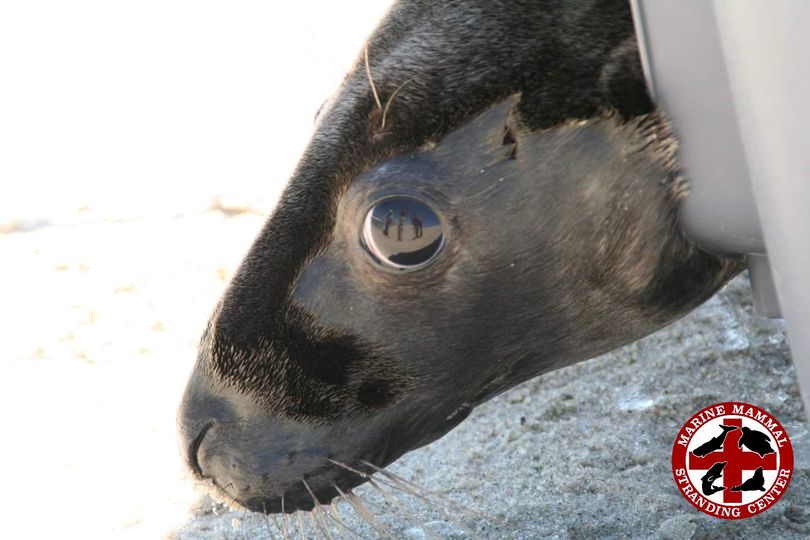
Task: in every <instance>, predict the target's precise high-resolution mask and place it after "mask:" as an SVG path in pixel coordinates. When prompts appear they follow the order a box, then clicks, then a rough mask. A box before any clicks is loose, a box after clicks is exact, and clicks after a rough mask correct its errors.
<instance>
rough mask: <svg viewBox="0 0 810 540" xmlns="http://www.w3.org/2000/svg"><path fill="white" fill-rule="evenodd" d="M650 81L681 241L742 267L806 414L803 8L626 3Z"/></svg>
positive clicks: (808, 306) (808, 68) (808, 105)
mask: <svg viewBox="0 0 810 540" xmlns="http://www.w3.org/2000/svg"><path fill="white" fill-rule="evenodd" d="M632 5H633V12H634V18H635V24H636V33H637V35H638V38H639V48H640V51H641V56H642V63H643V65H644V71H645V75H646V77H647V82H648V84H649V87H650V90H651V91H652V93H653V95H654V98H655V100H656V101H657V102H658V103H659V104H660V105H661V107H662V108H663V109H664V111H666V113H667V114H668V115H669V116H670V118H671V119H672V121H673V124H674V127H675V131H676V132H677V134H678V137H679V139H680V142H681V149H680V160H681V163H682V165H683V167H684V171H685V172H686V174H687V176H688V178H689V184H690V188H691V189H690V195H689V197H688V198H687V199H686V202H685V203H684V205H683V208H682V211H681V219H682V223H683V226H684V229H685V231H686V233H687V234H688V235H689V236H690V237H691V238H693V239H694V240H695V241H696V242H698V243H699V244H701V245H703V246H705V247H706V248H707V249H711V250H715V251H720V252H725V253H731V254H740V255H744V256H745V257H746V260H747V261H748V267H749V272H750V274H751V282H752V286H753V288H754V299H755V305H756V307H757V310H758V311H759V312H760V313H762V314H764V315H768V316H772V317H773V316H779V315H780V314H781V315H783V316H784V318H785V323H786V325H787V331H788V340H789V342H790V347H791V351H792V355H793V362H794V364H795V366H796V373H797V377H798V380H799V384H800V386H801V389H802V395H803V398H804V405H805V413H806V414H807V412H808V411H810V129H808V128H809V127H810V2H807V1H806V0H780V1H776V2H764V1H755V0H725V1H723V0H632Z"/></svg>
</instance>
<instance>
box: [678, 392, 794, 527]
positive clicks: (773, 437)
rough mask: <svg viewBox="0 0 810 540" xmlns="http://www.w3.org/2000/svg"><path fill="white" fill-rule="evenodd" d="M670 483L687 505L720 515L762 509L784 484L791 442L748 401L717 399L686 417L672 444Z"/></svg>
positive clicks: (787, 480)
mask: <svg viewBox="0 0 810 540" xmlns="http://www.w3.org/2000/svg"><path fill="white" fill-rule="evenodd" d="M672 473H673V474H674V475H675V484H676V485H677V486H678V489H679V490H680V492H681V493H682V494H683V496H684V497H686V500H688V501H689V502H690V503H691V504H692V506H694V507H695V508H697V509H698V510H700V511H701V512H703V513H705V514H708V515H710V516H714V517H718V518H722V519H744V518H748V517H751V516H755V515H757V514H761V513H762V512H764V511H765V510H767V509H768V508H770V507H771V506H773V505H774V504H776V501H778V500H779V498H780V497H781V496H782V494H783V493H784V492H785V490H786V489H787V486H788V483H790V477H791V475H792V474H793V448H792V447H791V446H790V439H789V438H788V435H787V432H785V428H783V427H782V425H781V424H780V423H779V422H778V421H777V420H776V419H775V418H774V417H773V416H771V415H770V414H768V412H767V411H764V410H762V409H760V408H759V407H755V406H753V405H749V404H748V403H742V402H736V401H729V402H726V403H716V404H714V405H711V406H709V407H706V408H705V409H703V410H701V411H698V412H697V413H695V414H694V415H693V416H692V418H690V419H689V420H687V422H686V423H685V424H684V425H683V427H682V428H681V430H680V431H679V432H678V437H677V439H675V445H674V446H673V448H672Z"/></svg>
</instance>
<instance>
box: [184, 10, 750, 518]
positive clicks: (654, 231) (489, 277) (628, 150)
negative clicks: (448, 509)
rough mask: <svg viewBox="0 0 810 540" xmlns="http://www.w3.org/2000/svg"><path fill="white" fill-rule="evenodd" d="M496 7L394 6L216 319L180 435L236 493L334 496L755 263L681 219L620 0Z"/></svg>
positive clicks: (676, 188) (308, 498) (199, 467)
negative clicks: (707, 244) (504, 395)
mask: <svg viewBox="0 0 810 540" xmlns="http://www.w3.org/2000/svg"><path fill="white" fill-rule="evenodd" d="M484 4H485V5H479V4H478V3H474V2H469V3H466V2H461V3H447V4H445V3H443V2H406V3H401V4H398V5H397V6H395V7H394V9H393V10H392V12H391V13H390V14H389V16H388V18H387V19H385V20H384V21H383V23H382V25H381V26H380V28H379V29H378V31H377V33H376V34H375V36H373V37H372V39H371V40H370V41H369V45H368V52H369V55H368V58H369V61H368V69H366V65H365V63H364V62H362V61H361V62H358V64H357V66H356V67H355V69H354V71H353V72H352V73H351V74H350V75H349V76H348V77H347V78H346V80H345V81H344V83H343V85H342V86H341V88H340V90H339V91H338V93H337V94H336V95H335V96H334V97H333V98H332V99H331V100H330V102H329V103H328V104H327V106H326V107H325V108H324V111H323V112H322V114H321V115H320V118H319V120H318V125H317V126H316V131H315V134H314V136H313V139H312V141H311V143H310V145H309V147H308V149H307V151H306V152H305V154H304V156H303V157H302V159H301V162H300V164H299V166H298V168H297V170H296V172H295V173H294V176H293V178H292V180H291V181H290V184H289V185H288V187H287V189H286V190H285V192H284V194H283V195H282V198H281V200H280V202H279V204H278V206H277V208H276V209H275V211H274V213H273V215H272V216H271V218H270V219H269V221H268V222H267V224H266V226H265V227H264V229H263V230H262V231H261V233H260V234H259V236H258V238H257V239H256V241H255V243H254V245H253V247H252V248H251V250H250V252H249V253H248V255H247V257H246V258H245V260H244V262H243V263H242V265H241V267H240V269H239V271H238V272H237V274H236V275H235V276H234V278H233V280H232V282H231V284H230V286H229V288H228V290H227V292H226V293H225V295H224V297H223V298H222V300H221V302H220V304H219V305H218V306H217V308H216V310H215V312H214V314H213V316H212V317H211V320H210V322H209V325H208V328H207V330H206V332H205V334H204V336H203V339H202V342H201V345H200V353H199V359H198V364H197V366H196V368H195V370H194V373H193V374H192V376H191V379H190V381H189V385H188V388H187V390H186V395H185V397H184V400H183V403H182V406H181V409H180V413H179V425H180V434H181V438H182V441H183V443H182V444H183V446H184V451H185V452H186V459H187V462H188V464H189V466H190V468H191V469H192V470H193V471H194V473H195V475H196V476H198V477H201V478H205V479H208V480H209V481H210V482H211V483H212V484H213V485H214V486H216V488H217V492H218V493H219V494H220V495H224V496H225V497H226V498H228V499H230V500H231V501H232V502H235V503H237V504H240V505H242V506H245V507H247V508H250V509H251V510H255V511H262V512H280V511H285V512H292V511H295V510H298V509H304V510H306V509H309V508H312V507H313V505H314V499H317V500H318V501H319V502H322V503H325V502H328V501H329V500H331V499H332V498H333V497H335V496H338V495H339V494H340V493H341V492H346V491H347V490H349V489H350V488H352V487H353V486H355V485H357V484H359V483H362V482H363V477H362V476H360V475H358V474H356V473H353V472H351V471H349V470H348V469H347V468H346V467H345V466H343V465H346V466H348V467H351V468H355V469H359V470H367V471H368V470H370V469H369V466H368V465H365V464H366V463H370V464H373V465H376V466H379V467H384V466H386V465H387V464H389V463H390V462H392V461H393V460H395V459H397V458H398V457H399V456H401V455H402V454H403V453H405V452H407V451H409V450H412V449H414V448H417V447H419V446H421V445H424V444H427V443H429V442H431V441H433V440H435V439H436V438H438V437H440V436H441V435H443V434H444V433H446V432H447V431H448V430H450V429H452V428H453V427H454V426H455V425H457V424H458V423H459V422H460V421H462V420H463V419H464V418H465V417H466V416H467V415H468V414H469V413H470V411H471V410H472V408H473V407H475V406H476V405H477V404H479V403H481V402H482V401H484V400H486V399H489V398H490V397H492V396H494V395H496V394H498V393H500V392H502V391H504V390H506V389H507V388H509V387H511V386H514V385H515V384H517V383H519V382H521V381H524V380H526V379H528V378H530V377H534V376H536V375H538V374H541V373H543V372H546V371H549V370H552V369H556V368H559V367H561V366H564V365H567V364H570V363H572V362H576V361H579V360H584V359H586V358H590V357H593V356H595V355H597V354H600V353H602V352H605V351H607V350H610V349H612V348H615V347H617V346H619V345H622V344H624V343H628V342H630V341H633V340H635V339H638V338H640V337H642V336H644V335H646V334H649V333H650V332H652V331H654V330H655V329H657V328H659V327H661V326H663V325H665V324H667V323H669V322H671V321H672V320H674V319H676V318H678V317H680V316H681V315H683V314H684V313H686V312H687V311H689V310H690V309H691V308H693V307H695V306H697V305H698V304H700V303H701V302H703V301H704V300H705V299H706V298H708V297H709V296H710V295H711V294H712V293H713V292H714V291H715V290H717V288H718V287H720V286H721V285H722V284H723V283H724V282H725V281H726V280H727V279H729V278H730V277H731V276H733V275H734V274H735V273H736V272H737V271H738V270H739V266H738V265H737V264H736V263H735V262H732V261H728V260H726V259H722V258H719V257H717V256H714V255H711V254H707V253H705V252H703V251H701V250H699V249H698V248H696V247H695V246H693V245H692V244H690V243H689V242H688V241H687V240H686V239H684V237H683V236H682V234H681V232H680V230H679V228H678V225H677V216H676V209H677V204H678V201H679V199H680V198H681V197H683V195H684V188H683V184H682V181H681V180H680V178H679V176H678V173H677V170H676V166H675V163H674V151H675V142H674V139H673V138H672V135H671V134H670V132H669V130H668V127H667V124H666V122H665V121H664V120H663V119H662V117H661V116H660V115H659V114H657V113H655V112H654V110H653V107H652V104H651V103H650V102H649V98H648V97H647V94H646V91H645V90H644V85H643V80H642V78H641V75H640V69H639V68H638V60H637V58H636V52H635V45H634V42H633V38H632V35H633V34H632V23H631V22H630V21H631V18H630V14H629V9H628V8H627V6H625V5H621V4H619V3H613V4H611V6H610V7H604V6H603V5H602V3H596V2H577V3H569V4H566V7H565V8H560V9H558V10H557V11H554V10H550V9H544V10H540V8H538V7H537V3H536V2H528V3H526V5H522V3H520V2H487V3H484ZM518 4H521V5H520V6H518ZM510 10H511V11H510ZM515 10H517V11H519V13H514V12H515ZM518 15H519V16H518ZM369 74H370V79H369ZM370 80H371V81H373V86H372V84H371V83H370ZM378 99H379V101H378ZM341 464H342V465H341Z"/></svg>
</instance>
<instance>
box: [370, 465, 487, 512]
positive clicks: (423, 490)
mask: <svg viewBox="0 0 810 540" xmlns="http://www.w3.org/2000/svg"><path fill="white" fill-rule="evenodd" d="M362 463H363V465H366V466H368V467H371V468H372V469H374V470H375V471H377V472H379V473H380V474H381V475H383V476H385V477H387V478H390V479H391V481H392V482H400V483H402V484H403V485H405V486H409V487H410V488H411V489H413V490H415V491H418V492H420V493H422V494H423V496H427V495H429V496H431V497H435V498H437V499H439V500H441V501H443V502H445V503H447V504H449V505H450V506H453V507H455V508H456V509H458V510H461V511H463V512H466V513H468V514H472V515H474V516H476V517H479V518H482V519H486V520H491V519H495V520H496V521H498V520H497V518H492V517H490V516H486V515H484V514H482V513H481V512H479V511H477V510H473V509H472V508H470V507H468V506H465V505H463V504H461V503H459V502H456V501H454V500H453V499H450V498H448V497H446V496H444V495H442V494H441V493H436V492H435V491H431V490H429V489H427V488H424V487H422V486H420V485H419V484H416V483H414V482H411V481H410V480H408V479H406V478H404V477H402V476H400V475H398V474H396V473H392V472H391V471H388V470H385V469H383V468H381V467H378V466H376V465H374V464H373V463H369V462H368V461H362Z"/></svg>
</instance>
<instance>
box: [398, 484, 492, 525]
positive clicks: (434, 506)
mask: <svg viewBox="0 0 810 540" xmlns="http://www.w3.org/2000/svg"><path fill="white" fill-rule="evenodd" d="M391 480H392V481H393V482H394V484H396V485H395V486H394V485H393V484H386V485H388V486H392V487H395V488H396V489H398V490H400V491H402V492H403V493H406V494H408V495H410V496H412V497H414V498H415V499H417V500H418V501H420V502H422V503H424V504H425V505H426V506H427V507H428V508H430V509H431V510H435V511H436V512H438V513H439V514H441V515H442V516H443V517H444V518H445V519H446V520H447V521H449V522H450V523H452V524H453V525H456V526H457V527H458V528H460V529H463V530H464V531H465V532H466V533H467V534H469V535H470V536H472V537H473V538H475V539H476V540H478V538H479V537H478V535H477V534H475V531H473V530H472V529H470V528H469V527H467V526H466V525H464V523H462V522H461V520H460V519H458V518H457V517H455V516H453V515H451V514H450V513H449V512H448V511H447V510H445V509H444V508H442V506H441V505H440V504H437V503H436V501H433V500H431V499H430V498H429V497H426V496H424V495H422V494H421V493H418V492H416V491H415V490H414V489H413V488H411V487H409V486H408V485H406V484H404V483H402V482H400V481H399V480H397V479H395V478H392V479H391ZM485 519H486V518H485Z"/></svg>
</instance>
